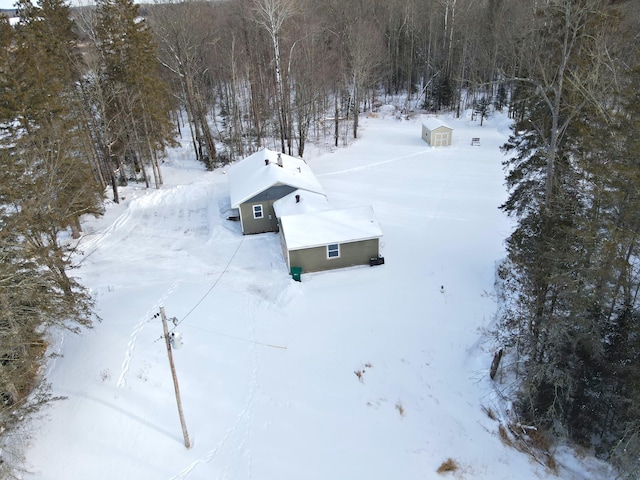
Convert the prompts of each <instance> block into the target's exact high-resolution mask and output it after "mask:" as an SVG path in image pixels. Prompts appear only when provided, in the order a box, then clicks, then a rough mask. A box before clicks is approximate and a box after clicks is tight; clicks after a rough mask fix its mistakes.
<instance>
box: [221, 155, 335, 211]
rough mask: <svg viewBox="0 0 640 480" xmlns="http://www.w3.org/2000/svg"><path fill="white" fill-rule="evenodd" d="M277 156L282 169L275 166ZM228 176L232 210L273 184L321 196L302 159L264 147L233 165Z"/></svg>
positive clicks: (321, 191) (319, 186) (317, 183)
mask: <svg viewBox="0 0 640 480" xmlns="http://www.w3.org/2000/svg"><path fill="white" fill-rule="evenodd" d="M278 156H280V159H281V162H280V163H281V164H282V166H279V165H278ZM267 160H268V164H266V162H265V161H267ZM228 174H229V196H230V197H231V208H238V207H239V206H240V204H241V203H243V202H246V201H247V200H249V199H250V198H251V197H254V196H255V195H257V194H259V193H261V192H264V191H265V190H267V189H268V188H270V187H273V186H275V185H289V186H291V187H294V188H299V189H301V190H308V191H311V192H317V193H324V190H323V189H322V186H321V185H320V182H318V179H317V178H316V176H315V175H314V174H313V172H312V171H311V168H309V165H307V164H306V162H305V161H304V160H302V159H300V158H295V157H292V156H290V155H286V154H284V153H280V154H279V153H277V152H274V151H271V150H268V149H266V148H265V149H262V150H260V151H258V152H256V153H254V154H253V155H249V156H248V157H247V158H245V159H244V160H241V161H240V162H238V163H236V164H234V165H232V166H231V168H229V171H228Z"/></svg>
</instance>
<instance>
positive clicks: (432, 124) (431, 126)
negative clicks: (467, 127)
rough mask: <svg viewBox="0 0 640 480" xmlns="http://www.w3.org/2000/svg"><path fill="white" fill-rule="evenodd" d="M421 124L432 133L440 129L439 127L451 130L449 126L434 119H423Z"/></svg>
mask: <svg viewBox="0 0 640 480" xmlns="http://www.w3.org/2000/svg"><path fill="white" fill-rule="evenodd" d="M422 124H423V125H424V126H425V127H427V129H428V130H429V131H433V130H435V129H436V128H440V127H445V128H448V129H449V130H453V128H451V127H450V126H449V125H447V124H446V123H444V122H443V121H442V120H440V119H438V118H435V117H429V118H427V119H425V120H424V121H423V122H422Z"/></svg>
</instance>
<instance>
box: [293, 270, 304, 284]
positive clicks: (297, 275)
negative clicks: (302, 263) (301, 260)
mask: <svg viewBox="0 0 640 480" xmlns="http://www.w3.org/2000/svg"><path fill="white" fill-rule="evenodd" d="M301 275H302V267H291V276H292V277H293V279H294V280H295V281H296V282H300V281H301V280H300V277H301Z"/></svg>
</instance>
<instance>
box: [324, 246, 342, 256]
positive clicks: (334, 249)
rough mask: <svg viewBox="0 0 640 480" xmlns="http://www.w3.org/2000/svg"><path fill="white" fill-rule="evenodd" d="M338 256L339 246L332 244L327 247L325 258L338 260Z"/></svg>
mask: <svg viewBox="0 0 640 480" xmlns="http://www.w3.org/2000/svg"><path fill="white" fill-rule="evenodd" d="M339 256H340V245H338V244H337V243H332V244H331V245H327V258H338V257H339Z"/></svg>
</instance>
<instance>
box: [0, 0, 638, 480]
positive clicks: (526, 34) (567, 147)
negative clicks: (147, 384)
mask: <svg viewBox="0 0 640 480" xmlns="http://www.w3.org/2000/svg"><path fill="white" fill-rule="evenodd" d="M639 3H640V2H637V1H635V0H323V1H313V0H216V1H214V0H211V1H199V0H185V1H168V2H158V3H153V4H137V3H134V2H133V1H132V0H96V1H95V3H92V4H90V5H89V4H83V5H82V6H78V5H77V4H71V3H69V2H65V1H64V0H41V1H40V2H39V3H35V2H32V1H31V0H19V1H18V2H17V3H16V5H15V7H16V17H17V21H10V19H9V17H8V16H7V15H2V14H0V161H1V165H2V170H3V175H2V176H1V177H0V258H1V262H0V286H1V288H0V400H1V403H0V443H1V444H2V446H3V448H7V447H10V446H11V442H12V439H13V438H14V435H16V434H17V432H19V429H20V426H21V424H22V422H24V421H25V419H26V418H29V414H30V413H32V412H34V411H36V410H37V409H38V408H39V407H40V406H41V405H43V404H44V403H46V402H48V401H51V400H52V398H51V397H50V395H49V394H48V390H47V386H46V379H42V378H40V372H41V367H42V365H43V363H44V362H46V361H47V356H46V354H45V353H46V350H47V340H46V339H47V330H48V329H49V328H52V327H59V328H60V327H61V328H66V329H69V330H71V331H75V332H80V331H81V329H82V328H83V327H90V326H91V324H92V323H93V322H97V321H100V319H99V318H98V317H97V316H96V315H95V313H94V311H93V301H92V298H91V296H90V293H89V292H88V291H87V290H86V289H85V288H84V287H83V286H82V285H81V284H80V283H79V282H78V281H77V280H76V279H75V278H74V276H73V268H74V264H73V262H72V258H73V255H74V253H75V252H74V247H73V245H74V243H73V242H70V241H69V239H73V238H79V237H80V236H81V234H82V222H81V220H82V217H83V216H86V215H95V216H98V215H101V213H102V210H103V204H104V202H105V200H106V199H107V198H109V199H110V200H111V201H113V202H119V201H120V198H119V188H120V187H121V186H123V185H127V184H128V183H131V182H136V183H140V184H144V185H146V187H148V188H159V187H160V186H161V185H162V183H163V180H162V159H163V156H164V154H165V151H166V149H167V148H170V147H171V146H174V145H176V144H177V142H181V141H183V140H182V136H183V133H185V134H186V132H189V135H184V136H185V137H186V138H189V139H190V140H189V142H191V143H192V145H191V146H192V149H193V155H194V156H195V158H197V159H198V160H199V161H201V162H202V163H203V164H204V165H205V166H206V168H208V169H214V168H218V167H220V166H222V165H225V164H228V163H230V162H233V161H235V160H238V159H241V158H243V157H245V156H247V155H248V154H250V153H253V152H255V151H257V150H258V149H260V148H263V147H268V148H271V149H275V150H278V151H281V152H285V153H287V154H291V155H295V156H299V157H304V154H305V147H306V146H307V145H309V144H313V142H318V141H323V142H325V141H330V142H331V143H332V144H333V145H335V146H336V147H337V146H343V145H347V144H348V143H349V142H350V141H352V139H355V138H357V137H358V131H359V118H360V116H361V115H362V114H363V113H364V112H375V111H376V109H377V108H378V107H380V106H381V105H383V104H384V103H385V102H387V101H388V100H389V99H396V101H397V99H402V107H401V109H402V114H405V115H411V114H414V113H420V112H423V113H424V112H450V113H451V114H453V115H458V116H459V115H461V114H462V113H463V112H465V111H468V110H472V111H473V112H474V115H477V116H478V117H479V118H480V119H482V118H485V117H487V116H489V115H491V114H492V112H495V111H503V112H507V113H508V115H509V117H510V118H511V119H512V120H513V126H512V134H511V136H510V138H509V141H508V142H507V143H506V144H505V145H504V146H503V147H502V150H503V153H504V154H505V159H506V160H505V162H504V172H505V184H506V188H507V189H508V193H509V195H508V199H507V201H506V202H505V203H504V204H503V205H501V206H499V208H501V209H502V210H503V211H504V212H505V213H506V214H507V215H509V216H512V217H513V218H514V219H515V221H516V227H515V229H514V231H513V232H512V233H511V235H510V236H509V237H508V238H506V239H505V242H506V246H507V253H508V255H507V258H506V259H505V260H504V261H503V262H502V263H501V265H500V267H499V269H498V277H499V281H500V287H501V288H500V289H499V293H498V294H497V302H498V304H499V305H500V309H499V313H498V316H497V318H496V327H495V330H494V331H492V332H490V334H491V335H492V338H493V339H494V341H495V345H496V349H500V351H502V352H504V358H503V360H502V367H501V368H502V369H503V370H504V371H505V373H506V375H507V376H508V378H510V379H511V380H510V382H509V387H508V388H506V387H505V388H504V396H505V401H511V402H513V404H514V406H515V411H514V412H513V415H514V416H515V418H516V419H517V421H518V422H519V423H521V424H527V425H531V426H532V427H535V429H536V431H538V432H541V433H540V435H544V436H546V437H547V438H548V439H550V440H561V441H569V442H572V443H574V444H577V445H581V446H584V447H586V448H588V449H591V450H593V451H594V452H595V453H596V454H597V456H599V457H600V458H603V459H606V460H607V461H609V462H611V463H612V464H613V465H614V466H615V467H616V468H617V469H618V471H619V472H620V478H638V477H639V476H640V458H639V457H638V455H637V452H638V451H640V368H638V365H639V363H638V362H639V361H640V299H639V298H638V294H639V291H640V257H639V255H640V189H639V186H640V28H639V26H640V5H639ZM191 139H192V140H191ZM496 207H498V206H496ZM2 468H5V467H0V470H1V469H2ZM6 471H8V470H6ZM5 475H6V472H5Z"/></svg>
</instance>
